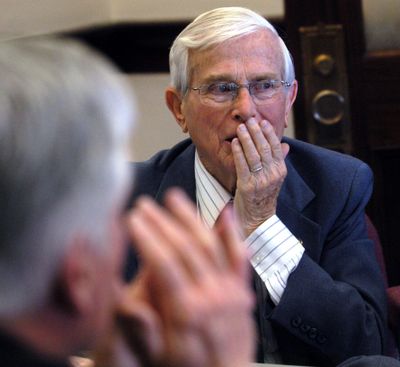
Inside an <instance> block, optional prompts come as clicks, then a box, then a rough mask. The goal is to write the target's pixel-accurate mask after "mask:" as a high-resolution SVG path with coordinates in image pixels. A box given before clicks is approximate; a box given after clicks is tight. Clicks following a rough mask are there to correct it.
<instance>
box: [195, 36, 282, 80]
mask: <svg viewBox="0 0 400 367" xmlns="http://www.w3.org/2000/svg"><path fill="white" fill-rule="evenodd" d="M284 64H285V63H284V56H283V51H282V48H281V44H280V42H279V37H278V36H277V35H275V34H273V33H272V32H271V31H269V30H262V31H257V32H253V33H250V34H247V35H244V36H239V37H234V38H231V39H229V40H227V41H224V42H222V43H219V44H216V45H213V46H211V47H208V48H206V49H191V50H189V53H188V77H189V78H188V80H189V83H191V82H192V81H193V80H196V79H198V78H204V77H209V76H210V75H208V74H222V73H226V72H228V73H229V72H232V69H234V68H235V67H236V68H239V69H240V68H244V69H246V68H249V69H251V70H252V72H253V73H255V72H257V71H258V72H259V73H261V74H263V73H265V74H271V75H274V76H275V77H279V78H281V77H282V76H283V75H284Z"/></svg>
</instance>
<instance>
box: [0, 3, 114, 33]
mask: <svg viewBox="0 0 400 367" xmlns="http://www.w3.org/2000/svg"><path fill="white" fill-rule="evenodd" d="M0 9H1V11H0V40H4V39H9V38H15V37H22V36H28V35H36V34H42V33H51V32H55V31H62V30H66V29H73V28H77V27H81V26H86V25H91V24H96V23H103V22H105V21H108V20H109V19H110V13H111V4H110V2H109V0H0Z"/></svg>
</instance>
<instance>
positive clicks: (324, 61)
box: [313, 54, 335, 76]
mask: <svg viewBox="0 0 400 367" xmlns="http://www.w3.org/2000/svg"><path fill="white" fill-rule="evenodd" d="M313 64H314V69H315V70H316V71H317V73H318V74H320V75H322V76H328V75H330V74H332V72H333V69H334V68H335V60H334V59H333V57H332V56H331V55H328V54H320V55H318V56H317V57H316V58H315V59H314V63H313Z"/></svg>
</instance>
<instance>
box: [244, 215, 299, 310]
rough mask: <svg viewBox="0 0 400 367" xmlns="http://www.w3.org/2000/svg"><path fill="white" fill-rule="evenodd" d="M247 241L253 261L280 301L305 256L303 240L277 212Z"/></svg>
mask: <svg viewBox="0 0 400 367" xmlns="http://www.w3.org/2000/svg"><path fill="white" fill-rule="evenodd" d="M246 242H247V247H248V249H249V252H250V262H251V264H252V265H253V267H254V269H255V270H256V272H257V274H258V275H259V276H260V278H261V279H262V280H263V282H264V284H265V286H266V287H267V290H268V292H269V295H270V297H271V299H272V301H273V302H274V304H275V305H277V304H278V303H279V301H280V300H281V297H282V295H283V292H284V291H285V288H286V284H287V280H288V278H289V275H290V274H291V273H292V272H293V271H294V270H295V269H296V267H297V265H298V264H299V262H300V260H301V258H302V256H303V253H304V247H303V245H302V242H301V241H300V240H298V239H297V238H296V237H295V236H293V234H292V233H291V232H290V231H289V229H288V228H287V227H286V226H285V225H284V224H283V223H282V222H281V220H280V219H279V218H278V216H277V215H273V216H272V217H271V218H269V219H267V220H266V221H265V222H264V223H262V224H261V225H260V226H259V227H258V228H257V229H256V230H255V231H253V232H252V233H251V234H250V236H249V237H248V238H247V240H246Z"/></svg>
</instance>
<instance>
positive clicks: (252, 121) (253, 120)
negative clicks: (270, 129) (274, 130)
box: [247, 118, 256, 125]
mask: <svg viewBox="0 0 400 367" xmlns="http://www.w3.org/2000/svg"><path fill="white" fill-rule="evenodd" d="M247 123H248V124H249V125H255V124H256V119H255V118H251V119H249V120H247Z"/></svg>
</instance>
